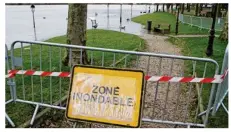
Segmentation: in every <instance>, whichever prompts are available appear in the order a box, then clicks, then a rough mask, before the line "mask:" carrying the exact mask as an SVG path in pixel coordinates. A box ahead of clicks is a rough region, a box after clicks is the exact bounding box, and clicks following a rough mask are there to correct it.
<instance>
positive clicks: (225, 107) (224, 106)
mask: <svg viewBox="0 0 231 132" xmlns="http://www.w3.org/2000/svg"><path fill="white" fill-rule="evenodd" d="M221 105H222V107H223V108H224V109H225V111H226V113H227V114H228V115H229V111H228V110H227V108H226V107H225V105H224V103H223V102H222V103H221Z"/></svg>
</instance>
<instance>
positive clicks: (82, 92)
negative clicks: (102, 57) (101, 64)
mask: <svg viewBox="0 0 231 132" xmlns="http://www.w3.org/2000/svg"><path fill="white" fill-rule="evenodd" d="M143 77H144V74H143V72H142V71H131V70H121V69H106V68H96V67H88V66H74V67H73V70H72V78H71V86H70V91H69V98H68V103H67V111H66V116H67V118H68V119H72V120H83V121H92V122H100V123H108V124H116V125H122V126H129V127H139V125H140V118H141V102H142V91H143V90H142V88H143Z"/></svg>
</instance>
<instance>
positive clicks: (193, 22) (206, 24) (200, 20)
mask: <svg viewBox="0 0 231 132" xmlns="http://www.w3.org/2000/svg"><path fill="white" fill-rule="evenodd" d="M179 21H180V22H182V23H186V24H189V25H190V26H195V27H198V28H200V29H210V28H211V25H212V18H211V17H196V16H190V15H183V14H179ZM223 26H224V19H223V18H217V19H216V23H215V30H217V31H222V28H223Z"/></svg>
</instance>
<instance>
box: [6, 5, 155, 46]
mask: <svg viewBox="0 0 231 132" xmlns="http://www.w3.org/2000/svg"><path fill="white" fill-rule="evenodd" d="M148 9H149V5H148V6H146V5H133V6H132V14H131V5H123V6H122V26H125V30H121V32H126V33H131V34H136V35H141V34H142V32H141V31H142V29H143V27H142V25H140V24H138V23H134V22H132V21H130V20H129V21H127V19H131V17H135V16H139V15H141V13H140V12H141V11H142V12H143V11H148ZM5 10H6V22H5V23H6V30H5V33H6V38H5V41H6V44H7V45H8V48H10V45H11V43H12V42H13V41H15V40H34V39H35V38H34V29H33V18H32V12H31V9H30V6H29V5H26V6H6V8H5ZM154 10H155V7H154V5H151V6H150V11H151V12H153V11H154ZM95 13H97V14H98V15H97V16H95ZM67 16H68V5H37V6H35V25H36V34H37V40H38V41H43V40H46V39H48V38H51V37H55V36H60V35H64V34H66V31H67ZM87 17H88V19H87V28H88V29H91V28H92V23H91V20H90V19H89V17H95V18H96V21H97V23H98V29H108V30H115V31H120V28H119V27H120V5H110V6H109V19H108V17H107V5H88V13H87Z"/></svg>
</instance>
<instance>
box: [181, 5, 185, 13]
mask: <svg viewBox="0 0 231 132" xmlns="http://www.w3.org/2000/svg"><path fill="white" fill-rule="evenodd" d="M181 14H184V4H181Z"/></svg>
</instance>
